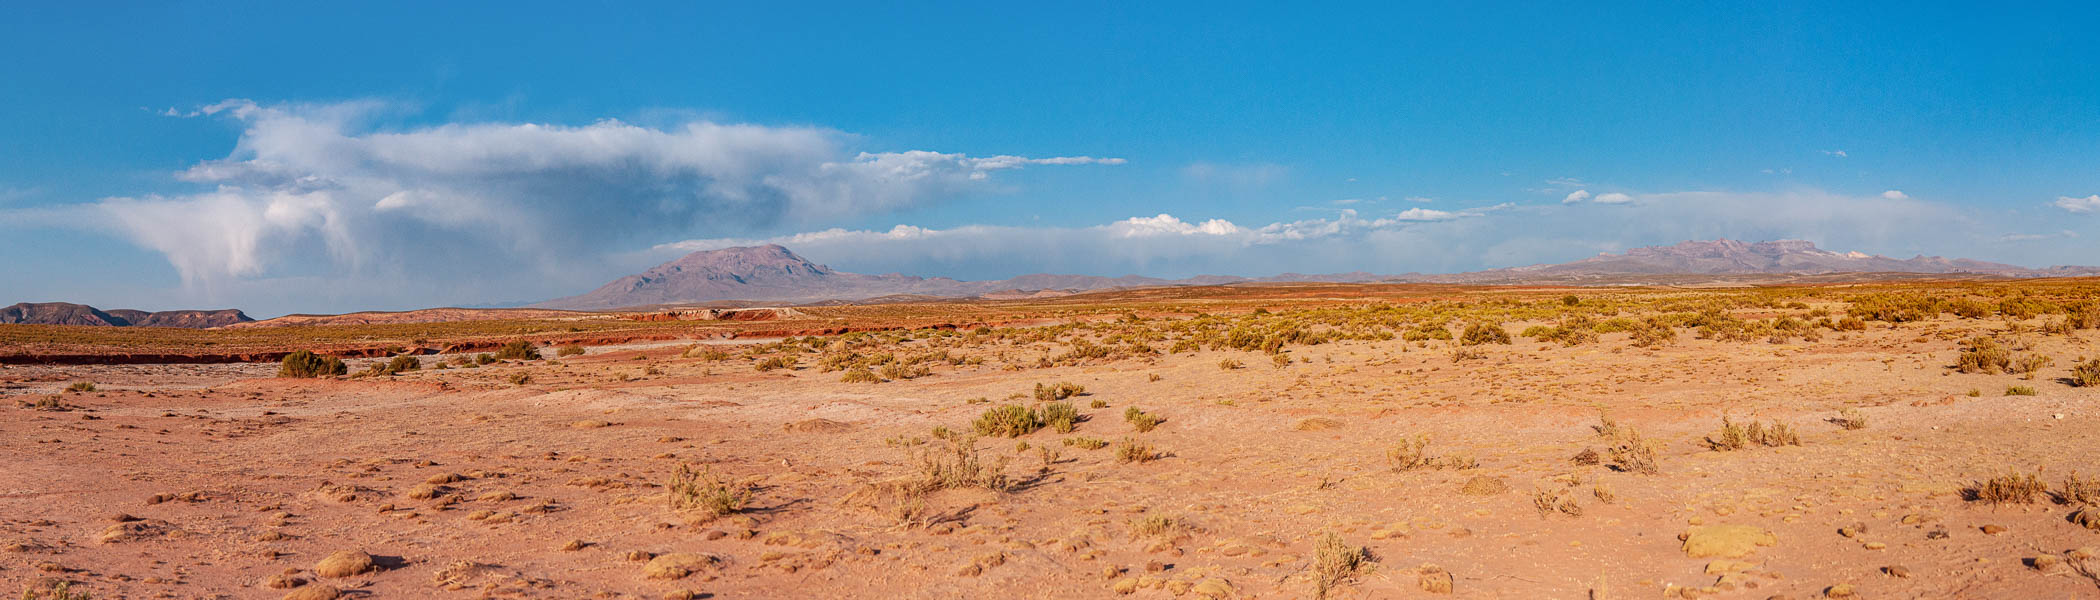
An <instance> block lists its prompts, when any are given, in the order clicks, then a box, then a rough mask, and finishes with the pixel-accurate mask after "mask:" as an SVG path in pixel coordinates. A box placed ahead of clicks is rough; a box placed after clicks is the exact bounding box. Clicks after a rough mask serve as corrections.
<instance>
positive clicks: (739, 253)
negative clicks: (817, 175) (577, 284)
mask: <svg viewBox="0 0 2100 600" xmlns="http://www.w3.org/2000/svg"><path fill="white" fill-rule="evenodd" d="M1305 277H1307V278H1308V279H1292V281H1302V280H1318V281H1357V282H1362V281H1377V280H1378V279H1379V278H1378V276H1375V275H1370V274H1368V273H1349V274H1342V275H1321V276H1305ZM1312 277H1319V278H1320V279H1311V278H1312ZM1248 281H1262V280H1257V279H1249V278H1246V277H1232V276H1221V275H1204V276H1199V277H1192V278H1189V279H1159V278H1155V277H1142V276H1138V275H1125V276H1122V277H1098V276H1093V275H1050V274H1034V275H1022V276H1019V277H1015V278H1012V279H999V280H991V281H960V280H956V279H950V278H947V277H919V276H915V275H904V274H900V273H890V274H886V275H863V274H859V273H847V272H844V271H838V270H834V269H832V268H830V267H826V266H824V265H820V264H816V263H812V262H809V261H808V260H806V259H803V258H802V257H801V256H797V255H795V253H794V252H791V251H789V250H788V249H787V248H783V247H780V246H778V245H765V246H746V247H740V248H724V249H721V250H703V251H699V252H694V253H692V254H687V255H685V256H683V257H680V258H679V259H678V260H674V261H671V262H667V263H664V264H661V265H657V266H655V267H652V268H650V269H649V270H647V271H643V272H641V273H639V274H635V275H629V276H626V277H621V278H619V279H617V280H614V281H613V282H612V283H608V284H605V286H603V287H600V288H598V289H596V290H593V291H592V292H590V293H588V294H583V295H581V296H571V297H568V298H560V299H556V300H549V301H546V302H541V303H539V304H534V305H532V306H531V308H562V309H578V310H594V309H607V308H623V307H633V306H650V305H659V304H694V303H702V302H720V301H738V300H747V301H748V300H764V301H773V302H789V303H807V302H822V301H836V300H855V301H857V300H867V299H871V298H880V297H911V296H927V297H937V298H964V297H979V296H990V297H997V298H1021V297H1048V296H1054V295H1058V293H1059V292H1064V293H1070V292H1079V291H1089V290H1100V289H1110V288H1127V287H1145V286H1158V285H1223V284H1230V283H1243V282H1248ZM1046 291H1047V292H1050V293H1048V294H1044V293H1043V292H1046Z"/></svg>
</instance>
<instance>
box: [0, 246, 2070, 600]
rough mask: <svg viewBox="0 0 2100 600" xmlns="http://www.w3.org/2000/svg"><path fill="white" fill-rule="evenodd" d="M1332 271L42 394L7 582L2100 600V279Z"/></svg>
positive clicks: (939, 593) (522, 590)
mask: <svg viewBox="0 0 2100 600" xmlns="http://www.w3.org/2000/svg"><path fill="white" fill-rule="evenodd" d="M1337 289H1343V288H1339V287H1333V286H1325V287H1314V288H1304V289H1294V288H1284V287H1279V288H1274V289H1268V290H1266V291H1252V292H1250V291H1245V290H1233V291H1231V292H1230V293H1220V294H1218V295H1217V296H1216V297H1208V298H1191V297H1175V298H1159V297H1146V296H1145V294H1146V293H1129V294H1124V295H1120V296H1115V297H1113V302H1108V301H1104V300H1101V299H1099V298H1095V299H1092V300H1085V302H1090V303H1091V304H1083V305H1082V304H1076V303H1075V304H1072V305H1069V306H1070V307H1080V306H1083V307H1085V308H1084V309H1080V308H1069V307H1068V308H1069V310H1062V311H1060V310H1057V309H1055V307H1050V308H1042V307H1037V309H1031V311H1033V312H1028V311H1018V310H1015V311H1004V312H998V313H997V314H998V315H1000V316H1003V317H1011V318H1014V319H1018V318H1020V317H1023V316H1028V317H1036V318H1039V319H1040V320H1039V321H1036V322H1033V323H1024V322H1019V321H1015V322H1014V323H1013V324H1012V326H1009V327H984V328H974V327H961V328H957V329H953V330H947V329H941V330H935V329H919V330H898V331H887V332H875V333H855V334H848V335H843V336H838V335H832V336H813V337H799V338H792V339H788V340H780V339H706V340H700V341H698V342H695V341H685V340H658V341H649V342H636V341H626V342H621V343H619V344H612V345H601V346H590V347H587V348H581V349H582V350H583V353H582V354H573V350H567V351H566V352H568V353H569V355H561V354H564V353H565V351H564V350H562V349H558V347H556V346H544V347H540V348H538V351H539V352H540V353H541V354H542V355H543V356H544V358H542V359H538V360H530V359H527V360H505V361H497V362H492V363H489V364H485V365H481V364H477V365H475V366H473V367H471V368H469V367H466V366H464V364H463V363H474V362H476V361H473V360H471V358H472V357H471V356H469V355H466V354H436V355H424V356H420V357H415V358H413V359H412V360H414V361H415V362H417V363H418V364H419V365H420V366H421V368H419V369H415V370H408V371H403V372H400V373H397V374H391V375H388V374H364V375H360V373H365V372H366V370H367V369H368V368H369V367H370V366H372V365H374V364H379V363H384V362H385V360H384V359H353V360H351V361H350V365H349V372H350V374H351V375H350V376H346V377H342V378H318V379H295V378H277V377H275V375H276V374H277V370H278V365H276V364H268V363H262V364H256V363H249V364H208V365H12V366H7V367H5V368H0V394H4V395H0V400H4V402H5V405H4V406H0V439H4V440H6V444H5V446H4V447H0V464H5V465H7V467H6V468H4V469H0V544H4V547H0V592H7V593H17V591H28V592H30V593H35V594H38V595H39V596H37V597H50V595H51V594H50V590H52V589H53V588H54V587H58V586H60V585H61V584H62V583H63V586H64V587H65V588H66V590H67V591H68V593H77V592H82V591H85V592H88V593H90V594H92V597H94V598H278V597H287V598H328V597H333V596H332V595H331V594H330V592H337V593H341V594H342V595H343V597H351V598H453V597H457V598H478V597H501V598H513V597H515V598H680V597H713V598H777V597H812V598H817V597H837V598H992V597H1002V598H1003V597H1029V598H1113V597H1130V598H1170V597H1177V596H1178V597H1184V598H1312V597H1318V596H1320V595H1322V594H1324V595H1325V596H1326V597H1329V598H1394V597H1403V598H1432V597H1458V598H1654V597H1675V598H1692V597H1711V598H1759V599H1762V598H1771V597H1787V598H1816V597H1825V596H1830V597H1859V598H1949V597H1953V598H2069V597H2100V579H2095V575H2094V574H2093V572H2092V571H2091V569H2093V568H2095V567H2100V559H2093V558H2086V554H2082V553H2080V552H2078V551H2077V549H2079V548H2091V547H2100V529H2095V528H2094V527H2100V515H2096V514H2095V513H2091V512H2086V513H2078V512H2077V511H2081V510H2088V511H2089V510H2092V509H2085V508H2082V507H2083V503H2085V502H2091V501H2094V498H2095V497H2096V495H2100V492H2096V491H2095V489H2091V488H2081V487H2080V486H2079V485H2078V484H2079V483H2080V482H2086V483H2087V485H2091V481H2090V480H2089V479H2084V478H2082V477H2091V476H2096V475H2100V460H2096V459H2095V457H2096V456H2100V411H2096V410H2095V405H2096V401H2100V387H2093V386H2092V385H2091V384H2089V383H2087V382H2084V381H2081V380H2079V379H2078V375H2077V371H2075V368H2076V367H2079V366H2081V365H2085V364H2088V363H2087V361H2089V360H2093V359H2094V358H2095V357H2096V356H2100V352H2096V350H2095V345H2094V340H2095V339H2096V338H2100V330H2096V329H2094V328H2093V327H2094V320H2095V317H2094V314H2095V312H2094V311H2095V309H2094V307H2093V302H2094V299H2095V298H2100V282H2093V281H2090V280H2073V281H2036V282H2022V283H2006V284H1974V283H1947V284H1918V283H1912V284H1903V285H1901V286H1886V287H1872V286H1869V287H1863V288H1856V287H1792V288H1779V289H1750V290H1725V291H1717V290H1699V291H1691V290H1667V289H1639V290H1612V291H1599V290H1502V291H1479V290H1471V291H1464V292H1462V293H1444V294H1443V295H1442V296H1441V297H1436V298H1430V297H1419V298H1408V299H1400V298H1393V297H1386V296H1378V295H1366V294H1356V295H1349V294H1342V293H1337V292H1335V290H1337ZM1162 293H1164V292H1162ZM1176 293H1182V294H1185V292H1176ZM1086 296H1087V295H1081V296H1077V297H1074V298H1081V299H1084V298H1086ZM1066 300H1069V299H1066ZM1074 302H1078V301H1074ZM1104 302H1107V303H1106V304H1104ZM1117 302H1120V303H1123V304H1125V305H1128V306H1133V307H1139V306H1141V307H1143V310H1141V311H1140V310H1133V311H1131V312H1129V314H1127V315H1126V314H1121V313H1119V312H1116V311H1115V310H1114V306H1115V303H1117ZM881 310H885V311H902V312H904V313H909V312H911V311H923V312H924V313H926V314H928V315H935V316H934V317H932V318H933V319H934V320H947V321H957V320H963V321H966V320H969V319H972V318H976V317H981V316H983V315H982V314H977V313H968V311H970V310H979V309H973V308H968V307H963V308H958V307H957V306H955V305H950V304H937V305H925V306H889V307H884V308H883V309H881ZM985 310H989V309H985ZM957 311H962V312H963V313H964V314H961V317H962V318H961V319H956V318H953V317H955V316H956V314H955V313H956V312H957ZM836 314H847V313H822V312H821V311H820V312H819V316H820V317H823V318H825V319H831V318H833V317H834V315H836ZM884 314H885V315H888V316H887V317H886V318H891V317H895V316H896V313H895V312H892V313H884ZM1651 318H1652V320H1651ZM826 322H827V323H829V322H830V321H826ZM929 322H930V321H929ZM849 324H850V323H849ZM1476 324H1478V325H1480V326H1479V327H1475V326H1474V325H1476ZM652 325H665V326H666V327H669V326H671V325H677V326H690V327H702V326H706V327H714V326H719V325H718V324H712V323H710V324H691V323H673V324H652ZM1490 327H1493V328H1499V329H1500V330H1501V331H1502V332H1504V333H1505V334H1506V335H1507V336H1508V337H1509V338H1510V341H1509V343H1500V341H1499V340H1497V339H1495V337H1496V336H1494V335H1493V333H1492V332H1490V331H1489V330H1488V328H1490ZM298 330H299V328H296V327H292V328H277V329H273V330H271V331H272V332H274V333H272V335H277V336H285V335H292V334H295V333H296V332H297V331H298ZM1469 330H1472V331H1470V332H1469ZM649 331H651V332H654V333H670V334H689V335H690V336H691V337H694V338H710V337H725V338H726V336H715V335H712V334H708V335H701V334H700V333H698V332H707V331H713V330H700V329H675V328H666V329H651V330H649ZM287 332H291V333H287ZM1438 332H1441V333H1438ZM204 333H205V334H209V333H211V332H204ZM222 333H231V332H222ZM1475 334H1477V335H1475ZM184 335H195V334H184ZM1979 336H1980V337H1984V338H1989V339H1992V340H1995V345H1991V346H1989V347H1988V348H1985V347H1982V346H1980V345H1979V344H1980V342H1978V341H1976V340H1975V338H1978V337H1979ZM525 337H526V338H530V336H525ZM1409 338H1416V339H1412V340H1411V339H1409ZM181 339H184V340H192V339H199V338H181ZM270 339H271V340H281V339H285V338H282V337H277V338H270ZM521 339H525V338H521ZM532 339H543V338H532ZM1468 342H1478V343H1471V344H1469V343H1468ZM1965 348H1967V349H1971V350H1979V351H1977V352H1970V355H1971V356H1969V357H1968V358H1967V359H1965V358H1964V357H1963V353H1964V352H1965V350H1964V349H1965ZM1992 349H1995V350H1992ZM1983 350H1990V351H1993V352H1999V353H2002V357H2003V358H2004V359H2005V360H2004V361H1998V360H1996V358H1994V357H1995V356H2001V355H1992V354H1991V353H1990V352H1983ZM2031 356H2045V357H2048V358H2049V359H2050V361H2049V362H2048V363H2047V364H2041V362H2042V361H2040V360H2037V359H2030V358H2028V357H2031ZM483 362H485V361H483ZM1965 362H1966V363H1968V364H1969V365H1970V368H1968V369H1966V370H1967V371H1970V372H1964V369H1958V368H1956V367H1957V365H1961V364H1964V363H1965ZM440 364H444V365H446V367H447V368H443V369H439V368H437V367H438V365H440ZM1978 365H1981V367H1979V366H1978ZM2036 365H2040V366H2036ZM2095 368H2096V369H2100V367H2095ZM2008 370H2012V371H2031V372H2027V373H2013V372H2008ZM848 380H852V382H849V381H848ZM86 383H92V389H88V386H87V385H84V384H86ZM1059 383H1070V384H1076V385H1077V386H1079V387H1081V388H1083V391H1080V392H1078V393H1076V394H1074V395H1071V396H1070V397H1069V398H1066V399H1064V400H1062V401H1059V400H1058V399H1057V396H1058V395H1059V393H1058V392H1057V390H1056V387H1057V385H1056V384H1059ZM2082 383H2085V384H2086V385H2079V384H2082ZM76 384H82V385H77V387H78V390H79V391H66V389H67V388H68V387H69V386H76ZM1038 384H1043V386H1044V391H1042V392H1040V393H1039V392H1038V391H1037V387H1038ZM2016 387H2021V388H2030V389H2031V391H2032V395H2008V392H2012V391H2019V392H2026V391H2028V390H2013V389H2012V388H2016ZM1039 394H1040V395H1041V396H1042V399H1039V398H1038V395H1039ZM1060 402H1062V403H1068V405H1069V406H1070V407H1072V408H1074V409H1076V412H1077V413H1078V415H1079V418H1078V419H1076V420H1075V421H1073V422H1072V423H1070V427H1071V431H1069V432H1059V431H1057V429H1058V425H1057V424H1055V423H1054V422H1053V423H1049V424H1044V423H1041V421H1043V420H1045V419H1042V417H1043V415H1045V414H1051V415H1054V414H1056V412H1057V411H1058V410H1061V409H1062V407H1063V406H1065V404H1060ZM1006 405H1013V406H1016V407H1019V408H1016V409H1010V410H1012V411H1014V412H1015V413H1019V414H1023V415H1029V416H1023V417H1019V418H1017V419H1014V420H1012V421H1010V422H1008V423H1012V424H1001V423H995V422H993V420H991V419H984V423H985V425H986V427H985V428H983V429H978V428H976V427H973V425H974V424H975V423H977V422H978V421H980V419H981V415H984V414H985V413H987V412H988V411H994V410H999V408H998V407H1003V406H1006ZM1133 408H1134V409H1137V410H1138V411H1140V412H1142V413H1143V415H1142V416H1136V417H1135V418H1127V417H1126V411H1129V410H1130V409H1133ZM1848 409H1849V410H1848ZM1724 417H1725V418H1727V419H1729V420H1730V422H1732V423H1735V424H1737V425H1742V426H1748V425H1750V424H1751V423H1753V422H1756V423H1757V424H1758V426H1759V428H1760V429H1761V430H1762V432H1765V433H1769V432H1770V427H1769V426H1770V425H1772V424H1775V423H1776V424H1782V425H1786V426H1788V427H1789V428H1790V430H1791V432H1792V434H1793V435H1794V436H1797V437H1798V439H1797V440H1786V439H1785V438H1786V437H1787V436H1784V435H1774V436H1770V437H1765V436H1757V437H1755V438H1754V439H1753V440H1752V441H1749V442H1746V443H1742V444H1731V443H1729V442H1730V441H1731V439H1733V438H1731V437H1730V436H1728V435H1727V434H1726V432H1724V431H1723V430H1722V425H1723V419H1724ZM1152 418H1156V419H1157V420H1158V422H1157V423H1156V424H1154V423H1150V422H1148V421H1149V419H1152ZM1048 420H1050V421H1055V419H1048ZM1147 425H1150V426H1151V427H1150V430H1149V431H1139V430H1140V429H1141V428H1143V427H1144V426H1147ZM1038 427H1040V428H1038ZM1024 431H1025V433H1022V432H1024ZM1635 432H1638V433H1635ZM979 433H982V434H983V435H979ZM1005 433H1018V434H1019V435H1018V437H1006V436H1004V435H1002V434H1005ZM1418 436H1420V437H1418ZM1091 440H1098V441H1099V442H1105V445H1104V446H1102V447H1099V448H1091V449H1090V448H1088V446H1090V445H1092V444H1090V443H1088V442H1089V441H1091ZM1415 440H1420V441H1419V442H1417V441H1415ZM1757 440H1765V441H1770V442H1772V443H1775V444H1777V445H1774V446H1765V445H1762V444H1759V443H1757ZM1790 441H1791V442H1793V443H1789V442H1790ZM1797 444H1798V445H1797ZM1715 445H1720V446H1723V447H1729V446H1737V445H1739V446H1740V447H1736V448H1734V449H1730V450H1717V449H1714V448H1713V446H1715ZM973 448H974V450H971V449H973ZM1650 461H1652V464H1651V462H1650ZM1650 466H1652V469H1650V468H1649V467H1650ZM682 470H683V472H684V473H686V474H688V475H691V477H689V478H688V479H686V480H678V475H679V474H680V473H681V471H682ZM1651 471H1652V472H1651ZM2011 475H2020V476H2022V478H2021V479H2011V480H2001V481H1999V482H1998V483H1999V484H2000V485H1997V486H1991V485H1988V483H1989V482H1990V480H1992V479H1993V478H1998V477H2005V476H2011ZM2027 475H2033V476H2035V477H2036V478H2037V480H2038V483H2039V485H2040V487H2041V488H2043V489H2040V490H2034V489H2026V490H2021V489H2019V488H2021V486H2020V485H2010V486H2008V485H2005V484H2007V483H2011V484H2019V483H2021V482H2023V481H2024V476H2027ZM2081 476H2082V477H2081ZM674 484H675V485H674ZM674 488H675V490H674ZM2022 491H2024V492H2025V493H2024V494H2023V493H2021V492H2022ZM681 501H683V502H682V504H681ZM2077 514H2083V515H2086V516H2085V517H2079V516H2075V515H2077ZM2079 521H2084V522H2086V523H2090V525H2083V524H2081V523H2080V522H2079ZM1681 537H1682V538H1683V539H1681ZM340 552H349V553H353V554H352V555H349V556H348V557H347V558H349V560H346V557H344V556H337V557H333V558H331V555H332V554H336V553H340ZM354 553H364V554H354ZM365 555H369V557H370V561H369V563H367V562H366V561H364V560H361V559H359V558H358V557H361V556H365Z"/></svg>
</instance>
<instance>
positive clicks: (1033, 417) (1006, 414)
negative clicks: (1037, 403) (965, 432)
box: [970, 404, 1043, 438]
mask: <svg viewBox="0 0 2100 600" xmlns="http://www.w3.org/2000/svg"><path fill="white" fill-rule="evenodd" d="M970 428H971V429H972V430H974V431H976V432H977V434H978V435H995V436H1000V437H1010V438H1011V437H1021V436H1024V435H1028V434H1030V433H1033V432H1035V430H1037V429H1042V428H1043V416H1042V415H1041V414H1039V413H1037V412H1036V411H1035V409H1032V408H1028V407H1026V406H1021V405H1019V404H1007V405H1003V406H997V407H993V408H990V409H986V410H985V411H984V414H980V415H977V420H976V421H975V422H973V423H971V424H970Z"/></svg>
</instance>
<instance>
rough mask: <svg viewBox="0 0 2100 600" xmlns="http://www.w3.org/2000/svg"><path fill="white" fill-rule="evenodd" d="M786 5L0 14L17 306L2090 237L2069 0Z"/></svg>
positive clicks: (503, 294)
mask: <svg viewBox="0 0 2100 600" xmlns="http://www.w3.org/2000/svg"><path fill="white" fill-rule="evenodd" d="M770 4H773V3H741V4H737V5H712V6H696V5H687V4H676V5H646V4H641V3H604V4H552V3H549V4H537V3H512V4H504V5H501V6H495V5H476V4H469V3H441V5H440V6H435V7H432V6H425V5H423V4H407V3H403V4H389V3H365V4H358V5H341V6H321V7H314V6H285V5H283V4H282V3H252V4H230V3H212V4H204V3H177V4H169V5H165V6H143V5H141V6H119V7H109V6H102V7H81V6H75V5H65V4H56V3H54V4H44V5H35V4H29V5H24V4H17V5H10V6H8V7H6V8H0V13H4V14H5V17H4V18H0V53H4V54H5V55H7V56H9V57H11V58H10V59H9V60H7V61H4V62H0V79H4V80H5V81H8V82H9V85H6V86H0V108H4V109H5V110H0V254H4V255H5V256H7V257H9V259H10V260H7V261H5V264H6V265H7V266H5V267H0V290H5V291H7V292H8V293H7V294H5V296H6V297H4V298H0V300H4V301H10V302H11V301H16V300H32V301H49V300H67V301H79V302H88V303H92V304H96V305H98V306H104V307H119V306H121V307H139V308H149V309H159V308H176V307H204V306H214V307H215V306H236V307H241V308H245V309H249V310H251V311H252V312H255V313H257V314H261V315H271V314H281V313H286V312H315V311H345V310H356V309H365V308H384V309H398V308H413V307H420V306H431V305H447V304H485V303H508V302H525V301H534V300H540V299H545V298H549V297H555V296H563V295H569V294H573V293H577V292H581V291H584V290H587V289H589V288H591V287H594V286H595V285H597V284H598V283H602V282H603V281H606V280H610V279H612V278H614V277H617V276H618V275H621V274H624V273H628V272H632V271H634V270H637V269H639V268H642V267H646V266H647V265H649V264H653V263H654V262H657V261H661V260H664V259H667V258H669V257H671V256H675V255H676V253H677V252H679V251H683V250H688V249H693V248H704V247H713V246H720V245H724V244H730V243H747V242H756V241H779V242H788V243H789V246H790V247H791V248H794V249H796V250H797V251H799V252H801V253H803V254H805V255H807V256H809V257H810V258H812V259H813V260H818V261H820V262H826V263H830V264H831V265H832V266H834V267H838V268H842V269H848V270H862V271H871V272H881V271H907V272H917V273H923V274H930V275H932V274H937V275H952V276H959V277H964V278H986V277H1007V276H1012V275H1017V274H1022V273H1029V272H1043V271H1051V272H1080V273H1094V274H1104V275H1119V274H1124V273H1131V272H1137V273H1144V274H1150V275H1163V276H1182V275H1191V274H1197V273H1232V274H1244V275H1262V274H1269V273H1274V272H1282V271H1300V272H1333V271H1351V270H1368V271H1374V272H1388V273H1399V272H1407V271H1455V270H1470V269H1478V268H1488V267H1499V266H1509V265H1513V264H1528V263H1536V262H1558V261H1564V260H1571V259H1576V258H1581V257H1584V256H1588V255H1592V254H1594V253H1596V252H1600V251H1613V250H1620V249H1623V248H1626V247H1630V246H1639V245H1647V244H1655V243H1671V242H1675V241H1679V240H1681V239H1691V238H1711V237H1720V236H1728V237H1737V238H1750V239H1769V238H1788V237H1800V238H1806V239H1811V240H1815V241H1817V242H1819V243H1821V244H1823V245H1824V246H1825V247H1827V248H1831V249H1836V250H1861V251H1866V252H1874V253H1883V254H1890V255H1896V256H1903V257H1907V256H1909V255H1911V254H1918V253H1923V254H1936V255H1946V256H1961V257H1970V258H1980V259H1989V260H2001V261H2007V262H2014V263H2018V264H2024V265H2032V266H2041V265H2048V264H2093V263H2100V258H2096V253H2095V252H2093V250H2095V249H2096V241H2095V240H2100V225H2096V224H2100V198H2093V196H2094V195H2095V194H2100V143H2096V140H2100V52H2096V51H2094V50H2093V38H2092V35H2091V32H2092V31H2093V30H2094V28H2095V26H2096V25H2100V13H2096V12H2095V11H2092V10H2090V8H2089V7H2085V6H2081V5H2078V4H2061V5H2037V6H2029V7H2021V8H2018V9H2004V8H1998V7H1992V8H1988V9H1978V8H1976V7H1972V6H1958V5H1917V4H1910V3H1905V4H1893V5H1856V6H1837V7H1832V6H1792V7H1787V6H1764V5H1739V6H1715V5H1708V4H1707V3H1676V4H1665V5H1648V4H1630V3H1628V4H1619V3H1585V4H1571V3H1551V4H1547V3H1541V4H1508V5H1492V6H1490V5H1485V4H1481V5H1470V4H1466V5H1460V4H1453V5H1399V4H1394V3H1378V4H1364V5H1341V4H1335V5H1323V6H1260V5H1238V4H1233V5H1220V4H1216V3H1189V4H1170V3H1143V4H1141V5H1139V4H1138V3H1114V4H1087V3H1058V4H1057V5H1055V6H1047V7H999V6H983V5H980V4H960V3H958V4H914V5H911V6H908V7H903V8H899V7H893V6H883V5H880V4H868V3H852V4H836V5H818V4H811V5H803V6H792V7H777V6H762V5H770ZM207 108H212V109H213V110H205V109H207ZM1002 157H1004V158H1002ZM1080 157H1085V158H1087V159H1091V160H1079V158H1080ZM1057 159H1070V160H1057ZM1161 215H1169V216H1168V217H1165V218H1162V217H1161ZM900 226H902V227H901V228H900Z"/></svg>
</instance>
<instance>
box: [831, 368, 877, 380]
mask: <svg viewBox="0 0 2100 600" xmlns="http://www.w3.org/2000/svg"><path fill="white" fill-rule="evenodd" d="M839 381H842V382H845V383H882V377H881V376H878V375H876V374H875V372H874V371H870V370H868V368H867V367H859V368H855V369H853V370H851V371H847V372H846V374H845V375H844V376H841V377H839Z"/></svg>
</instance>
